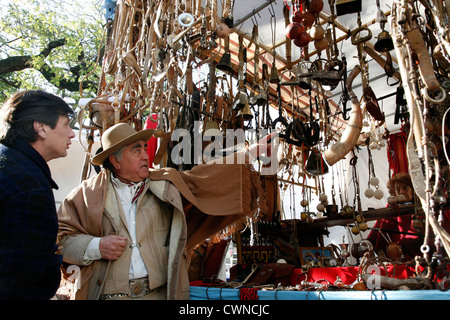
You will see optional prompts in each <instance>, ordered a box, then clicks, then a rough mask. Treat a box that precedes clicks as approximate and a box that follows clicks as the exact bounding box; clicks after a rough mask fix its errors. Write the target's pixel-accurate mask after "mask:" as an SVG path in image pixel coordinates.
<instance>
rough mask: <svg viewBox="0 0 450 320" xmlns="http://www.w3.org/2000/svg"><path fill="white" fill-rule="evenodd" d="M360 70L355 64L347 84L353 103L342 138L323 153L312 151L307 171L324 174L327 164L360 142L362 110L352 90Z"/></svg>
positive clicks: (340, 157) (333, 161) (336, 159)
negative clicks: (318, 153)
mask: <svg viewBox="0 0 450 320" xmlns="http://www.w3.org/2000/svg"><path fill="white" fill-rule="evenodd" d="M360 72H361V67H360V66H355V68H354V69H353V70H352V71H351V72H350V74H349V75H348V77H347V82H346V84H345V85H346V86H347V90H348V93H349V95H350V98H351V101H352V104H353V107H352V112H351V115H350V119H349V120H348V124H347V127H346V128H345V130H344V131H343V132H342V136H341V139H340V140H339V141H338V142H336V143H335V144H334V145H333V146H331V147H330V148H329V149H327V150H325V151H324V152H323V154H322V155H317V154H314V152H311V156H310V158H309V159H308V163H307V165H306V171H307V172H309V173H310V174H324V173H326V172H328V169H327V168H326V166H327V165H328V166H332V165H334V164H335V163H336V162H338V161H339V160H341V159H343V158H344V157H345V156H346V155H347V153H349V152H350V151H351V150H352V149H353V148H354V147H355V145H356V143H357V142H358V139H359V135H360V134H361V129H362V112H361V106H360V104H359V100H358V98H357V97H356V95H355V93H354V92H353V90H352V82H353V80H354V79H355V78H356V76H357V75H358V74H359V73H360ZM317 156H319V158H317ZM321 160H323V167H324V168H322V161H321ZM310 162H311V163H310Z"/></svg>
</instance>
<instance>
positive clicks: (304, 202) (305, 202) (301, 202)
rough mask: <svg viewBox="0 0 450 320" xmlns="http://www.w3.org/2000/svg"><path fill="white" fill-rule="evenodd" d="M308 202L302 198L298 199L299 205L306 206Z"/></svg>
mask: <svg viewBox="0 0 450 320" xmlns="http://www.w3.org/2000/svg"><path fill="white" fill-rule="evenodd" d="M308 204H309V202H308V200H306V199H303V200H302V201H300V205H301V206H302V207H306V206H308Z"/></svg>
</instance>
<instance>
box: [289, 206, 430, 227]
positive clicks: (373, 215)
mask: <svg viewBox="0 0 450 320" xmlns="http://www.w3.org/2000/svg"><path fill="white" fill-rule="evenodd" d="M420 211H422V209H419V212H420ZM414 212H415V206H414V204H406V205H400V206H399V207H398V208H395V209H394V208H391V207H387V208H381V209H369V210H367V211H363V216H364V219H365V220H366V221H371V220H378V219H383V218H391V217H398V216H403V215H408V214H414ZM353 223H355V221H354V220H353V218H339V219H329V218H323V219H314V222H313V223H306V222H303V221H302V222H299V223H298V225H297V227H298V228H300V229H309V228H323V227H334V226H345V225H348V224H353Z"/></svg>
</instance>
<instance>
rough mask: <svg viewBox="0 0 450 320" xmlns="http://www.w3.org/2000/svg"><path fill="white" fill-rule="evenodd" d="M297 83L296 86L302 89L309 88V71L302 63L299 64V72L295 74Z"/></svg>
mask: <svg viewBox="0 0 450 320" xmlns="http://www.w3.org/2000/svg"><path fill="white" fill-rule="evenodd" d="M297 78H298V80H299V83H298V86H299V87H300V88H302V89H305V90H309V89H311V72H309V70H308V67H307V66H306V65H305V64H304V63H302V64H300V65H299V73H298V76H297Z"/></svg>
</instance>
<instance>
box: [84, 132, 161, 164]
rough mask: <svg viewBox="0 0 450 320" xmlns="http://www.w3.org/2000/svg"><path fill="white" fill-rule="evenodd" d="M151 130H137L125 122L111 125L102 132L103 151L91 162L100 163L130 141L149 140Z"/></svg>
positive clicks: (151, 133)
mask: <svg viewBox="0 0 450 320" xmlns="http://www.w3.org/2000/svg"><path fill="white" fill-rule="evenodd" d="M153 131H154V130H153V129H145V130H141V131H139V132H137V131H136V130H135V129H134V128H133V127H131V126H130V125H129V124H126V123H118V124H115V125H113V126H112V127H110V128H108V129H107V130H105V132H104V133H103V135H102V147H103V151H102V152H100V153H99V154H97V155H95V157H94V158H92V163H93V164H95V165H101V164H103V161H105V160H106V159H107V158H108V157H109V156H110V155H112V154H113V153H114V152H116V151H117V150H119V149H121V148H123V147H125V146H127V145H129V144H130V143H132V142H135V141H138V140H145V141H147V140H149V139H150V138H151V137H152V135H153Z"/></svg>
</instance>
